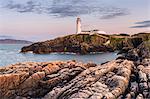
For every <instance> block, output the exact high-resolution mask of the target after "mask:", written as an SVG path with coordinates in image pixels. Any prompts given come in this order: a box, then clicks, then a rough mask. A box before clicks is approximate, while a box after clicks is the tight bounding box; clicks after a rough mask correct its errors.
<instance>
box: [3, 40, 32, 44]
mask: <svg viewBox="0 0 150 99" xmlns="http://www.w3.org/2000/svg"><path fill="white" fill-rule="evenodd" d="M31 43H33V42H31V41H26V40H16V39H0V44H31Z"/></svg>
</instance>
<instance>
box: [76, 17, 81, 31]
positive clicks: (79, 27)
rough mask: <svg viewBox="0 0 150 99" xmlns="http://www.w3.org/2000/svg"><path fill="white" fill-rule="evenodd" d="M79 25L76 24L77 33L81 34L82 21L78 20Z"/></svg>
mask: <svg viewBox="0 0 150 99" xmlns="http://www.w3.org/2000/svg"><path fill="white" fill-rule="evenodd" d="M76 22H77V24H76V33H77V34H78V33H81V19H80V18H77V21H76Z"/></svg>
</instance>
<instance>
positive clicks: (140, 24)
mask: <svg viewBox="0 0 150 99" xmlns="http://www.w3.org/2000/svg"><path fill="white" fill-rule="evenodd" d="M135 24H136V25H135V26H131V27H130V28H147V27H150V20H147V21H141V22H136V23H135Z"/></svg>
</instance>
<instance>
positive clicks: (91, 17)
mask: <svg viewBox="0 0 150 99" xmlns="http://www.w3.org/2000/svg"><path fill="white" fill-rule="evenodd" d="M77 17H80V18H81V20H82V30H92V29H99V30H100V31H105V32H106V33H107V34H113V33H114V34H118V33H128V34H134V33H139V32H148V31H150V0H0V38H15V39H25V40H31V41H42V40H47V39H52V38H55V37H58V36H64V35H69V34H74V33H75V32H76V31H75V30H76V18H77Z"/></svg>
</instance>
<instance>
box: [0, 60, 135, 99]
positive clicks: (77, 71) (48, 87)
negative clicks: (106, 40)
mask: <svg viewBox="0 0 150 99" xmlns="http://www.w3.org/2000/svg"><path fill="white" fill-rule="evenodd" d="M133 67H134V64H133V62H131V61H128V60H114V61H111V62H108V63H106V64H104V65H96V64H90V63H89V64H82V63H77V62H74V61H69V62H52V63H51V62H50V63H20V64H15V65H12V66H8V67H6V68H1V69H0V81H1V82H0V89H1V90H0V96H1V97H3V98H4V99H5V98H6V99H15V98H16V99H18V98H23V97H26V98H43V99H73V98H91V99H96V98H97V99H99V98H103V97H106V98H117V97H119V96H120V95H122V94H123V93H124V92H125V90H126V89H127V87H128V84H129V80H130V74H131V72H132V69H133Z"/></svg>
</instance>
